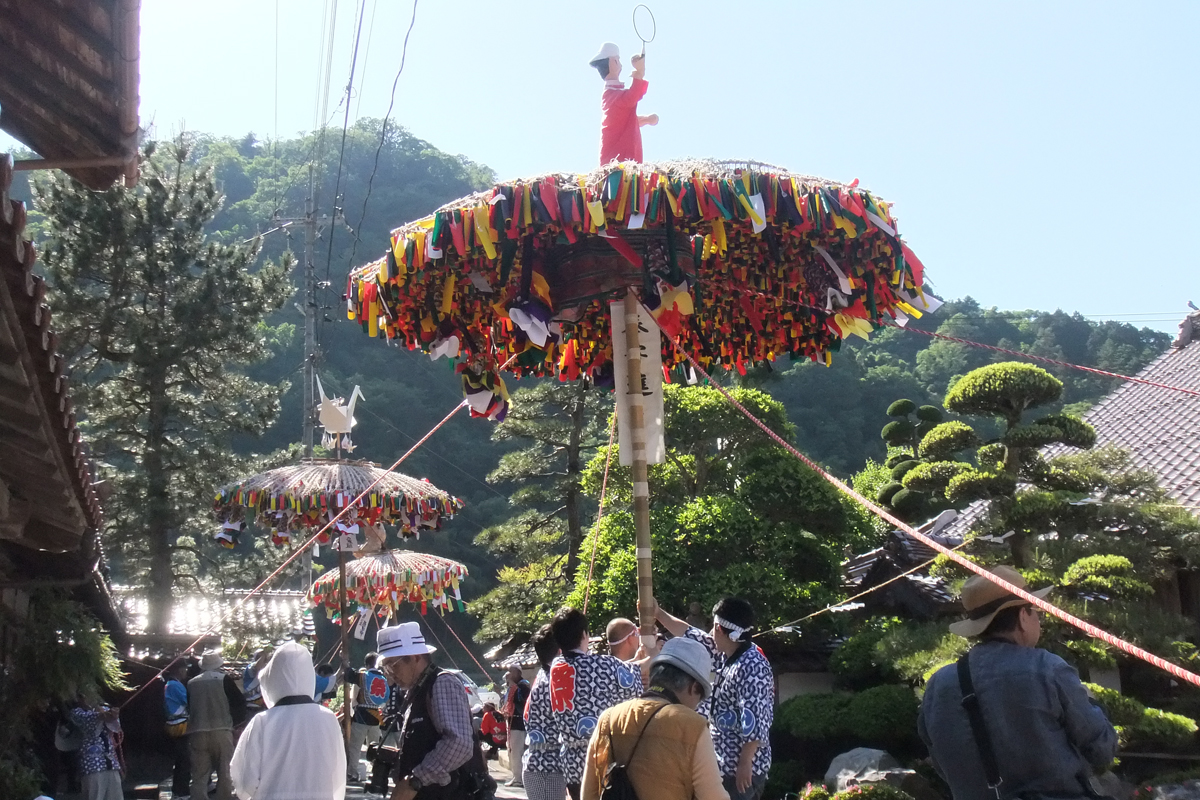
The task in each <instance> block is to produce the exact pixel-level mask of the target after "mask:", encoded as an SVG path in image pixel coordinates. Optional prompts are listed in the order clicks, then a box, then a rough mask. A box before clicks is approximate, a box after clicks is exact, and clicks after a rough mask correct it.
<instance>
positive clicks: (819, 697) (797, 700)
mask: <svg viewBox="0 0 1200 800" xmlns="http://www.w3.org/2000/svg"><path fill="white" fill-rule="evenodd" d="M852 697H853V695H849V694H843V693H836V694H802V695H797V696H796V697H793V698H792V699H791V700H788V701H787V702H786V703H783V704H782V705H781V706H779V710H778V711H777V712H776V714H775V724H776V725H778V726H780V727H781V728H782V729H783V730H784V731H786V732H787V733H790V734H791V735H792V736H795V737H796V738H797V739H800V740H802V741H808V742H820V741H823V740H825V739H832V738H836V737H843V736H848V735H849V734H850V726H849V724H848V723H847V719H846V715H847V714H848V713H849V710H850V700H851V698H852Z"/></svg>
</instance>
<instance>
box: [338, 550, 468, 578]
mask: <svg viewBox="0 0 1200 800" xmlns="http://www.w3.org/2000/svg"><path fill="white" fill-rule="evenodd" d="M431 571H435V572H441V573H455V574H457V575H459V576H465V575H466V574H467V568H466V566H465V565H463V564H460V563H459V562H457V561H452V560H451V559H449V558H442V557H441V556H434V555H430V554H429V553H418V552H415V551H412V550H389V551H388V552H386V553H376V554H374V555H369V556H362V557H360V558H356V559H354V560H353V561H347V562H346V577H347V578H349V579H350V580H352V581H354V580H357V579H358V578H368V579H369V578H380V579H386V578H388V577H389V576H393V575H394V576H396V577H397V578H401V579H403V578H404V576H406V575H409V574H412V575H414V576H415V575H418V574H420V573H422V572H431ZM338 577H339V576H338V570H335V569H334V570H329V571H328V572H327V573H325V574H324V575H322V576H321V577H320V578H318V579H317V580H316V583H318V584H320V583H335V582H336V581H337V579H338Z"/></svg>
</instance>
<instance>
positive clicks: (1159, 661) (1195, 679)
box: [651, 315, 1200, 686]
mask: <svg viewBox="0 0 1200 800" xmlns="http://www.w3.org/2000/svg"><path fill="white" fill-rule="evenodd" d="M651 318H653V315H651ZM659 330H662V329H661V327H660V328H659ZM924 332H925V331H922V333H924ZM663 335H664V336H667V341H669V342H670V343H671V346H672V347H674V348H675V351H676V352H678V353H679V354H680V355H682V356H683V357H684V358H686V359H687V360H688V362H689V363H691V365H692V367H693V368H694V369H695V370H696V371H697V372H699V373H700V374H701V375H703V376H704V377H705V379H706V380H708V382H709V383H710V384H711V385H712V386H713V388H714V389H716V390H717V391H718V392H720V393H721V394H722V395H723V396H724V397H725V399H726V400H728V401H729V402H730V403H731V404H732V405H733V406H734V408H736V409H737V410H738V411H740V412H742V414H744V415H745V417H746V418H747V419H749V420H750V421H751V422H753V423H754V424H755V425H757V426H758V427H759V428H761V429H762V431H763V432H764V433H766V434H767V436H769V437H771V439H773V440H774V441H775V442H776V444H778V445H779V446H780V447H782V448H784V449H785V450H787V451H788V452H789V453H791V454H792V455H794V456H795V457H796V458H798V459H800V460H801V461H803V462H804V463H805V464H807V465H808V466H809V467H810V468H811V469H812V470H813V471H814V472H816V473H817V474H818V475H820V476H821V477H822V478H824V479H825V480H827V481H829V482H830V483H832V484H833V485H834V486H835V487H837V488H838V489H839V490H840V491H842V492H843V493H845V494H846V495H848V496H849V497H851V498H853V499H854V500H855V501H856V502H858V503H859V504H861V505H862V506H864V507H865V508H867V509H869V510H870V511H871V513H873V514H875V515H876V516H878V517H880V518H881V519H884V520H886V521H887V522H888V523H890V524H892V525H895V526H896V527H897V528H898V529H899V530H902V531H904V532H905V533H907V534H908V535H909V536H911V537H913V538H914V539H916V540H918V541H920V542H922V543H924V544H925V545H927V546H929V547H931V548H933V549H934V550H936V551H937V552H939V553H941V554H942V555H944V556H946V557H947V558H949V559H950V560H952V561H954V562H955V563H956V564H959V565H960V566H962V567H964V568H966V569H968V570H970V571H971V572H974V573H975V574H976V575H979V576H980V577H982V578H985V579H987V580H989V581H991V582H992V583H994V584H996V585H997V586H999V587H1000V588H1001V589H1004V590H1005V591H1007V592H1010V593H1011V594H1013V595H1015V596H1016V597H1019V598H1021V599H1022V600H1025V601H1026V602H1028V603H1030V604H1031V605H1033V606H1035V607H1037V608H1040V609H1042V610H1043V611H1045V612H1046V613H1047V614H1051V615H1053V616H1055V617H1058V618H1059V619H1061V620H1062V621H1063V622H1066V623H1067V624H1068V625H1072V626H1074V627H1076V628H1078V629H1079V630H1081V631H1083V632H1084V633H1086V634H1088V635H1089V636H1092V637H1095V638H1097V639H1099V640H1100V641H1102V642H1104V643H1106V644H1109V645H1111V646H1113V647H1115V648H1117V649H1118V650H1122V651H1124V652H1125V653H1128V654H1129V655H1131V656H1133V657H1134V658H1139V659H1141V660H1143V661H1145V662H1147V663H1149V664H1153V665H1154V666H1156V667H1158V668H1159V669H1161V670H1164V671H1166V672H1169V673H1170V674H1172V675H1174V676H1175V677H1177V678H1179V679H1180V680H1184V681H1187V682H1188V683H1191V684H1193V685H1194V686H1200V675H1197V674H1196V673H1194V672H1189V671H1188V670H1186V669H1184V668H1183V667H1180V666H1178V665H1176V664H1172V663H1171V662H1170V661H1167V660H1166V659H1164V658H1160V657H1158V656H1156V655H1154V654H1153V653H1150V652H1147V651H1146V650H1143V649H1142V648H1140V647H1138V646H1137V645H1134V644H1131V643H1130V642H1127V641H1125V640H1124V639H1121V638H1118V637H1116V636H1114V635H1113V634H1111V633H1109V632H1107V631H1105V630H1102V629H1100V628H1098V627H1096V626H1095V625H1093V624H1092V623H1090V622H1086V621H1084V620H1082V619H1080V618H1079V617H1076V616H1074V615H1072V614H1069V613H1067V612H1066V611H1064V610H1063V609H1061V608H1059V607H1058V606H1056V605H1054V604H1052V603H1049V602H1047V601H1045V600H1043V599H1042V598H1040V597H1035V596H1034V595H1033V594H1031V593H1029V592H1027V591H1025V590H1024V589H1022V588H1020V587H1017V586H1014V585H1013V584H1011V583H1009V582H1008V581H1006V580H1004V579H1002V578H999V577H997V576H996V575H993V574H992V573H991V572H989V571H988V570H986V569H984V568H983V567H981V566H979V565H978V564H976V563H975V562H973V561H971V560H970V559H968V558H966V557H964V556H962V555H960V554H958V553H956V552H955V551H953V550H951V549H950V548H948V547H946V546H945V545H943V544H942V543H940V542H938V541H936V540H935V539H933V538H931V537H929V536H926V535H925V534H923V533H921V532H920V531H918V530H916V529H915V528H913V527H912V526H910V525H908V524H906V523H904V522H901V521H900V520H899V519H897V518H896V517H894V516H892V514H890V513H888V512H887V511H885V510H884V509H883V508H881V507H880V506H878V505H876V504H875V503H873V502H871V501H870V500H868V499H867V498H866V497H864V496H863V495H861V494H859V493H858V492H856V491H855V490H854V489H853V488H851V487H850V486H848V485H846V484H845V483H843V482H842V481H840V480H838V479H837V478H836V477H834V476H833V475H830V474H829V473H828V472H826V471H825V470H824V469H823V468H822V467H821V466H820V465H819V464H817V463H816V462H815V461H813V460H812V459H810V458H809V457H808V456H806V455H804V454H803V453H801V452H800V451H799V450H797V449H796V448H795V447H793V446H792V445H791V444H789V443H788V442H787V441H785V440H784V439H783V437H781V436H780V435H779V434H777V433H775V431H773V430H771V429H770V428H769V427H767V425H766V424H765V423H764V422H762V421H761V420H760V419H758V418H757V417H755V416H754V414H752V413H751V412H750V411H749V410H748V409H747V408H746V407H745V406H743V405H742V404H741V403H739V402H738V401H737V400H735V399H734V398H733V396H732V395H731V394H729V392H728V391H726V389H725V388H724V387H723V386H721V385H720V384H719V383H717V382H715V381H714V380H713V379H712V376H710V375H709V374H708V373H707V372H705V370H704V368H703V367H702V366H700V364H699V362H697V361H696V359H694V358H692V356H691V354H689V353H688V352H687V351H685V350H684V349H683V347H681V346H680V344H679V343H678V342H676V341H675V339H673V338H672V337H671V336H669V335H667V333H666V331H663ZM935 335H937V334H935ZM944 338H945V337H944ZM992 349H1000V348H992ZM1005 352H1011V351H1005ZM1015 355H1025V354H1021V353H1015ZM1059 363H1065V362H1059ZM1066 366H1074V365H1071V364H1066ZM1083 369H1088V370H1090V368H1088V367H1084V368H1083ZM1090 371H1095V370H1090ZM1102 374H1103V373H1102ZM1107 374H1108V375H1109V376H1111V377H1118V378H1123V377H1124V376H1121V375H1115V374H1113V373H1107ZM1125 380H1135V379H1133V378H1125ZM1140 382H1141V383H1150V384H1151V385H1160V384H1153V383H1151V382H1150V381H1140ZM1162 388H1167V389H1171V388H1174V387H1170V386H1162ZM1178 391H1185V392H1188V393H1190V394H1200V392H1192V391H1191V390H1188V389H1180V390H1178Z"/></svg>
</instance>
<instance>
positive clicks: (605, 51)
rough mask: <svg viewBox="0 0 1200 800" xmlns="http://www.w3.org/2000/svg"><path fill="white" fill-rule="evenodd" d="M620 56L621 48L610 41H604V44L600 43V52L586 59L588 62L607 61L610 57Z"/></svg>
mask: <svg viewBox="0 0 1200 800" xmlns="http://www.w3.org/2000/svg"><path fill="white" fill-rule="evenodd" d="M620 57H621V49H620V48H619V47H617V46H616V45H615V44H613V43H612V42H605V43H604V44H602V45H600V52H599V53H596V55H594V56H592V57H591V58H590V59H589V60H588V63H589V64H594V63H595V62H597V61H607V60H608V59H610V58H620Z"/></svg>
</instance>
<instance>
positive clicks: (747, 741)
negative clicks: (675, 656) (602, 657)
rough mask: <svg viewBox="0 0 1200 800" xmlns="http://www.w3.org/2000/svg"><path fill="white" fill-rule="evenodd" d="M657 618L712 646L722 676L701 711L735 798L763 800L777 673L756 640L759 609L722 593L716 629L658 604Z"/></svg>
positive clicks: (679, 632)
mask: <svg viewBox="0 0 1200 800" xmlns="http://www.w3.org/2000/svg"><path fill="white" fill-rule="evenodd" d="M655 618H656V619H657V620H658V622H659V623H660V624H661V625H662V626H663V627H664V628H666V629H667V630H668V631H670V632H671V634H672V635H673V636H686V637H688V638H689V639H695V640H696V641H698V642H700V643H701V644H703V645H704V646H705V647H707V648H708V651H709V653H710V654H711V655H712V659H713V667H714V668H715V669H716V672H717V680H716V682H715V683H714V684H713V691H712V696H711V697H710V698H709V701H708V705H707V708H705V707H703V706H702V707H701V708H699V709H697V710H698V711H700V712H701V713H705V712H706V711H707V716H708V724H709V728H710V730H711V731H712V737H713V743H714V744H715V745H716V749H717V758H718V759H720V761H721V777H722V781H723V783H724V784H725V790H726V791H727V792H729V797H730V800H759V798H761V797H762V794H763V789H764V788H765V787H766V783H767V773H768V772H769V771H770V770H771V740H770V731H771V723H772V722H773V721H774V719H775V677H774V675H773V673H772V672H771V664H770V663H769V662H768V661H767V657H766V656H765V655H763V651H762V650H760V649H759V648H758V647H757V646H756V645H755V644H754V642H753V640H752V639H751V637H752V636H753V634H754V608H753V607H752V606H751V605H750V604H749V603H748V602H746V601H745V600H742V599H741V598H738V597H726V598H723V599H722V600H720V601H719V602H718V603H717V604H716V605H715V606H713V626H712V631H711V632H705V631H702V630H700V629H699V628H694V627H692V626H691V625H688V624H687V623H686V622H685V621H683V620H682V619H680V618H679V617H675V616H672V615H670V614H668V613H667V612H666V611H663V610H662V608H659V607H657V606H656V608H655Z"/></svg>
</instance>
